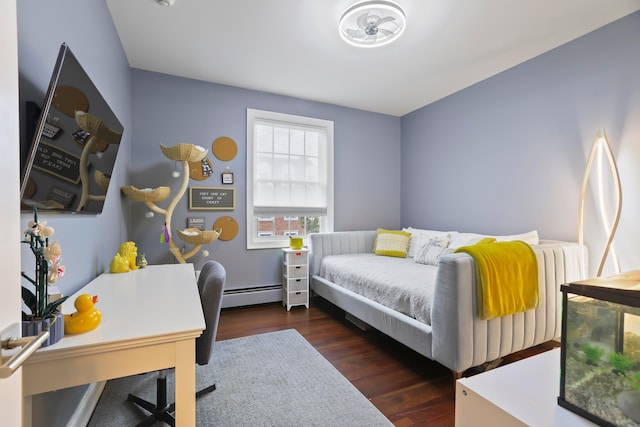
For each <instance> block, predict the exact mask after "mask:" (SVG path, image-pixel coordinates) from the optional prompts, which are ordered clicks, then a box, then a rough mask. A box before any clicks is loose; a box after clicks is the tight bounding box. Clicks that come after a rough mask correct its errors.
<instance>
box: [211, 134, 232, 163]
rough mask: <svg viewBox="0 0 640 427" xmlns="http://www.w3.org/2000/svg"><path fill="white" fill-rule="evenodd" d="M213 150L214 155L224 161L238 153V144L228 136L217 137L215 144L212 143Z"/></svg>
mask: <svg viewBox="0 0 640 427" xmlns="http://www.w3.org/2000/svg"><path fill="white" fill-rule="evenodd" d="M211 150H212V151H213V154H214V156H216V157H217V158H218V159H220V160H222V161H223V162H228V161H229V160H233V158H234V157H235V156H236V154H238V146H237V145H236V142H235V141H234V140H233V139H231V138H229V137H228V136H221V137H220V138H216V140H215V141H213V144H211Z"/></svg>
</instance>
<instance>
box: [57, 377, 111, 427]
mask: <svg viewBox="0 0 640 427" xmlns="http://www.w3.org/2000/svg"><path fill="white" fill-rule="evenodd" d="M106 384H107V382H106V381H101V382H99V383H91V384H89V387H88V388H87V390H86V391H85V392H84V395H83V396H82V399H81V400H80V403H78V406H77V407H76V410H75V411H74V412H73V414H72V415H71V418H70V419H69V422H68V423H67V427H84V426H86V425H87V424H89V419H91V415H92V414H93V410H94V409H95V408H96V406H97V405H98V400H99V399H100V395H101V394H102V390H104V386H105V385H106Z"/></svg>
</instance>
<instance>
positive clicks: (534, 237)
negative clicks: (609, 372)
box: [489, 230, 540, 245]
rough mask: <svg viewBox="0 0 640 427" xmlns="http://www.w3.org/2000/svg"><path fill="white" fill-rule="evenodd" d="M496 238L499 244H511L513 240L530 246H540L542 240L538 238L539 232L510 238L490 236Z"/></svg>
mask: <svg viewBox="0 0 640 427" xmlns="http://www.w3.org/2000/svg"><path fill="white" fill-rule="evenodd" d="M489 237H495V239H496V241H497V242H511V241H513V240H522V241H523V242H525V243H528V244H530V245H538V244H540V238H539V237H538V230H533V231H529V232H528V233H522V234H512V235H510V236H489Z"/></svg>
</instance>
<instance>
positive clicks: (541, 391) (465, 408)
mask: <svg viewBox="0 0 640 427" xmlns="http://www.w3.org/2000/svg"><path fill="white" fill-rule="evenodd" d="M559 394H560V349H559V348H556V349H553V350H549V351H546V352H544V353H541V354H538V355H536V356H531V357H528V358H526V359H522V360H520V361H518V362H514V363H510V364H508V365H505V366H501V367H499V368H496V369H493V370H491V371H487V372H484V373H481V374H478V375H474V376H472V377H468V378H462V379H459V380H458V381H457V382H456V415H455V423H456V427H476V426H478V425H481V424H482V422H485V421H484V420H486V423H487V424H486V425H491V426H496V427H502V426H504V427H515V426H522V427H568V426H585V427H586V426H594V425H595V424H593V423H591V422H590V421H589V420H587V419H585V418H582V417H580V416H579V415H577V414H574V413H573V412H571V411H568V410H567V409H564V408H563V407H561V406H560V405H558V396H559ZM479 423H480V424H479Z"/></svg>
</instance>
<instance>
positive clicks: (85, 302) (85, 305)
mask: <svg viewBox="0 0 640 427" xmlns="http://www.w3.org/2000/svg"><path fill="white" fill-rule="evenodd" d="M97 302H98V296H97V295H94V296H91V295H89V294H82V295H80V296H78V298H76V300H75V302H74V303H73V306H74V307H75V308H76V310H78V311H76V312H75V313H72V314H65V315H64V333H65V334H81V333H83V332H89V331H92V330H94V329H95V328H97V327H98V325H99V324H100V321H101V320H102V313H100V311H99V310H98V309H97V308H95V307H94V306H93V305H94V304H95V303H97Z"/></svg>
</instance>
